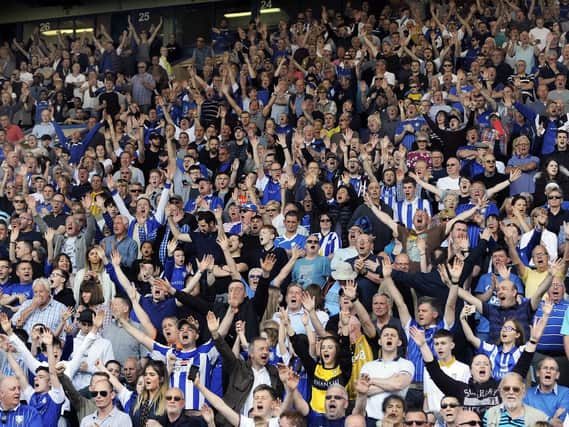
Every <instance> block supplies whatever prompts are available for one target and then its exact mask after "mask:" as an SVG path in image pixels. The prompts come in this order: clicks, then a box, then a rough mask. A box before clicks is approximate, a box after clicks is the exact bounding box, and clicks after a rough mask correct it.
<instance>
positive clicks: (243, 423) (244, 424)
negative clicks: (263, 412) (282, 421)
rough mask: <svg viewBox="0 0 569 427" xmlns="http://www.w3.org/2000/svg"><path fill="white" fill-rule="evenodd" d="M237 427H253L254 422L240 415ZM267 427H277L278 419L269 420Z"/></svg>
mask: <svg viewBox="0 0 569 427" xmlns="http://www.w3.org/2000/svg"><path fill="white" fill-rule="evenodd" d="M239 427H255V420H254V419H253V418H249V417H245V416H243V415H241V416H240V417H239ZM269 427H279V417H273V418H269Z"/></svg>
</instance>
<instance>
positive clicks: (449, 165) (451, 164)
mask: <svg viewBox="0 0 569 427" xmlns="http://www.w3.org/2000/svg"><path fill="white" fill-rule="evenodd" d="M451 166H458V163H447V168H449V167H451Z"/></svg>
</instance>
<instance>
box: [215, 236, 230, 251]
mask: <svg viewBox="0 0 569 427" xmlns="http://www.w3.org/2000/svg"><path fill="white" fill-rule="evenodd" d="M217 245H218V246H219V247H220V248H221V250H222V251H224V252H225V251H228V250H229V239H228V238H227V237H225V236H219V237H218V238H217Z"/></svg>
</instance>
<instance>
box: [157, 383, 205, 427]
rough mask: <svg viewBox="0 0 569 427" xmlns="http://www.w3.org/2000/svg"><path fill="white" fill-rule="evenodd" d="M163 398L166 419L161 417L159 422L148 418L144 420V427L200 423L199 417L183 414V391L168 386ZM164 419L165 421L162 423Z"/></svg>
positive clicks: (166, 426) (168, 426)
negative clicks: (164, 399)
mask: <svg viewBox="0 0 569 427" xmlns="http://www.w3.org/2000/svg"><path fill="white" fill-rule="evenodd" d="M165 398H166V417H168V419H167V420H164V419H161V420H160V422H158V421H157V420H154V419H150V420H148V421H147V422H146V427H159V426H162V427H170V426H186V425H188V426H189V425H196V424H198V423H200V421H201V418H198V417H195V416H188V415H186V414H184V407H185V404H186V403H185V399H184V392H183V391H182V390H180V389H179V388H176V387H173V388H170V389H168V391H166V395H165ZM164 421H166V422H165V423H164ZM202 422H203V421H202Z"/></svg>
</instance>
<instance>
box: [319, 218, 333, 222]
mask: <svg viewBox="0 0 569 427" xmlns="http://www.w3.org/2000/svg"><path fill="white" fill-rule="evenodd" d="M320 222H332V220H331V219H330V218H320Z"/></svg>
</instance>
